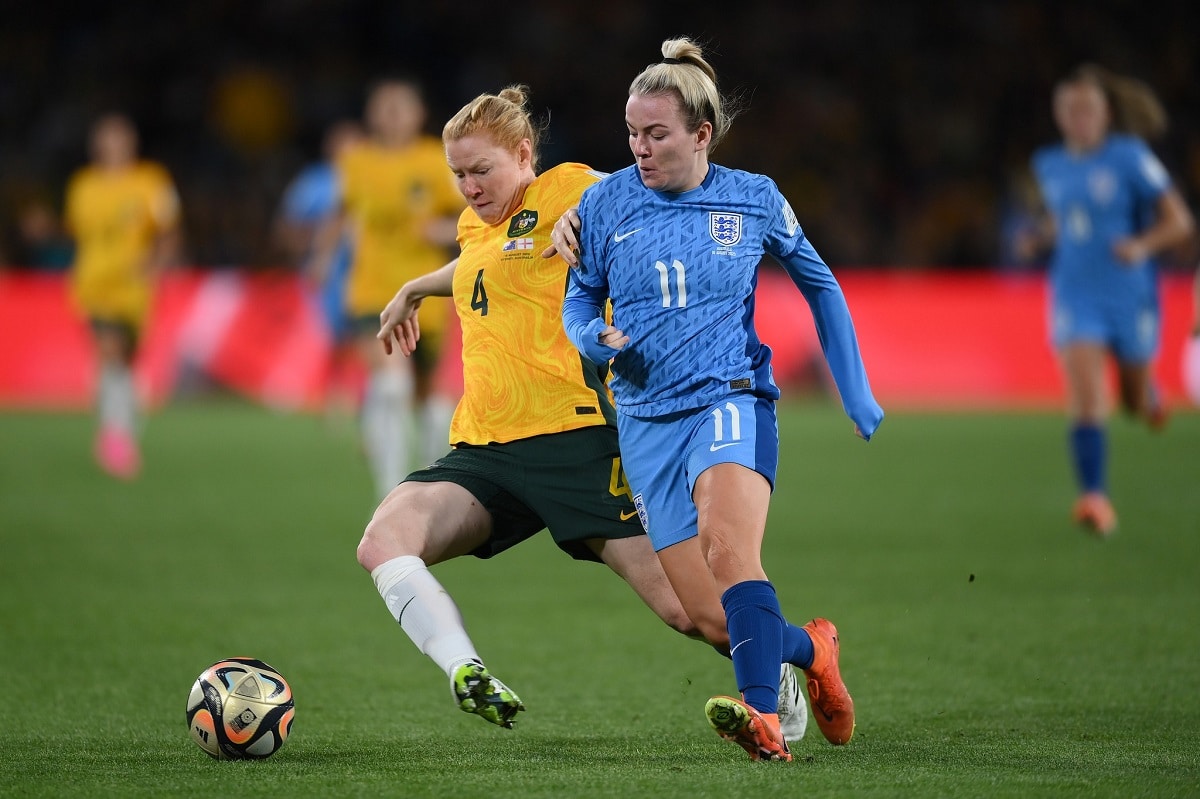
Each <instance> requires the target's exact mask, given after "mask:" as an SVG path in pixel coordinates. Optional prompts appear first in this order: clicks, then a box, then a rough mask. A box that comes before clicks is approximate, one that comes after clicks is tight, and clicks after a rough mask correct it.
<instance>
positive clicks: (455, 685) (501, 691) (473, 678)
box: [450, 662, 525, 730]
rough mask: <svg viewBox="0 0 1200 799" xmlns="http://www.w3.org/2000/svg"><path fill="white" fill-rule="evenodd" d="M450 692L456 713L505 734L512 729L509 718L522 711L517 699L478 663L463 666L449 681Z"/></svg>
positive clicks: (457, 669)
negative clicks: (476, 718) (478, 719)
mask: <svg viewBox="0 0 1200 799" xmlns="http://www.w3.org/2000/svg"><path fill="white" fill-rule="evenodd" d="M450 692H451V693H453V694H454V701H455V702H457V703H458V708H459V710H461V711H463V712H464V713H474V714H475V715H476V716H479V717H481V718H483V719H486V720H487V721H490V722H491V723H493V724H497V725H499V726H501V727H503V728H505V729H506V730H511V729H512V728H513V724H514V720H513V717H514V716H516V715H517V713H518V711H522V710H524V709H525V705H524V703H523V702H521V698H520V697H519V696H517V695H516V694H515V693H513V692H512V690H511V689H509V687H508V686H507V685H505V684H504V683H502V682H500V681H499V680H497V679H496V678H495V677H493V676H492V675H491V674H490V673H489V672H488V670H487V667H486V666H484V665H483V664H482V663H474V662H473V663H464V664H463V665H461V666H459V667H458V668H456V669H455V670H454V675H453V676H452V677H451V678H450Z"/></svg>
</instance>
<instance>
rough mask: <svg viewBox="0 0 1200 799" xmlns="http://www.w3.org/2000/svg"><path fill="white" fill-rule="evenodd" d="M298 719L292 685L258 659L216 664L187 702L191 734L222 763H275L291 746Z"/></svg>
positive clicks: (196, 686) (235, 659)
mask: <svg viewBox="0 0 1200 799" xmlns="http://www.w3.org/2000/svg"><path fill="white" fill-rule="evenodd" d="M295 715H296V708H295V704H294V702H293V700H292V687H291V686H290V685H288V682H287V680H285V679H284V678H283V675H282V674H280V673H279V672H278V671H276V670H275V669H273V668H271V667H270V666H268V665H267V664H266V663H263V662H262V661H261V660H256V659H254V658H228V659H226V660H221V661H218V662H216V663H214V664H212V665H211V666H209V667H208V668H207V669H205V670H204V673H203V674H201V675H200V676H199V677H197V678H196V682H195V684H194V685H192V692H191V694H190V695H189V696H188V703H187V723H188V732H189V733H191V736H192V740H193V741H195V742H196V745H197V746H199V747H200V748H201V749H203V750H204V751H205V752H206V753H207V754H208V755H210V756H211V757H214V758H216V759H218V760H256V759H262V758H264V757H270V756H271V755H273V754H274V753H275V752H277V751H278V750H279V747H281V746H283V744H284V742H285V741H286V740H287V738H288V733H290V732H291V730H292V719H293V718H294V717H295Z"/></svg>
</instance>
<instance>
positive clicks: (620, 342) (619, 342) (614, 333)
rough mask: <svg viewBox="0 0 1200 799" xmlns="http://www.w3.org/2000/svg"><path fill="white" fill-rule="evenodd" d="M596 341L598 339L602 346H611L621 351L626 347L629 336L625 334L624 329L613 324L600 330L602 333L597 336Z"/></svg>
mask: <svg viewBox="0 0 1200 799" xmlns="http://www.w3.org/2000/svg"><path fill="white" fill-rule="evenodd" d="M596 341H598V342H599V343H600V345H601V346H604V347H609V348H610V349H614V350H617V351H618V352H620V351H621V350H623V349H625V345H626V344H628V343H629V336H627V335H625V332H624V331H622V330H618V329H617V328H615V327H613V326H612V325H608V326H607V327H605V328H604V329H603V330H601V331H600V335H599V336H597V337H596Z"/></svg>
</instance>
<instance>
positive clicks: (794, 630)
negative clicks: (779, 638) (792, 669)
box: [783, 621, 814, 669]
mask: <svg viewBox="0 0 1200 799" xmlns="http://www.w3.org/2000/svg"><path fill="white" fill-rule="evenodd" d="M813 657H814V653H813V642H812V637H811V636H810V635H809V634H808V630H806V629H804V628H803V627H797V626H796V625H794V624H789V623H788V622H786V621H785V622H784V623H783V662H784V663H791V664H792V665H793V666H799V667H800V668H802V669H807V668H808V667H810V666H811V665H812V663H813Z"/></svg>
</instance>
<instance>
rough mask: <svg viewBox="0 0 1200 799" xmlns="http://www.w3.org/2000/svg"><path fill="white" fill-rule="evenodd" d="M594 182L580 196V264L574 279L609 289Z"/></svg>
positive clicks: (573, 272)
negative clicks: (604, 270)
mask: <svg viewBox="0 0 1200 799" xmlns="http://www.w3.org/2000/svg"><path fill="white" fill-rule="evenodd" d="M598 186H600V183H593V184H592V185H591V186H589V187H587V188H586V189H584V191H583V195H582V196H581V197H580V198H579V208H578V211H577V212H578V214H579V224H580V230H579V265H578V266H577V267H576V268H575V269H572V270H571V275H572V279H573V280H577V281H578V282H579V283H581V284H583V285H585V286H592V287H599V286H603V287H604V289H605V290H606V291H607V290H608V281H607V280H606V279H605V276H604V273H603V266H604V233H603V231H602V230H601V228H602V225H601V224H600V220H599V217H600V216H601V214H600V210H601V209H600V208H599V207H598V206H597V205H596V197H597V187H598Z"/></svg>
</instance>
